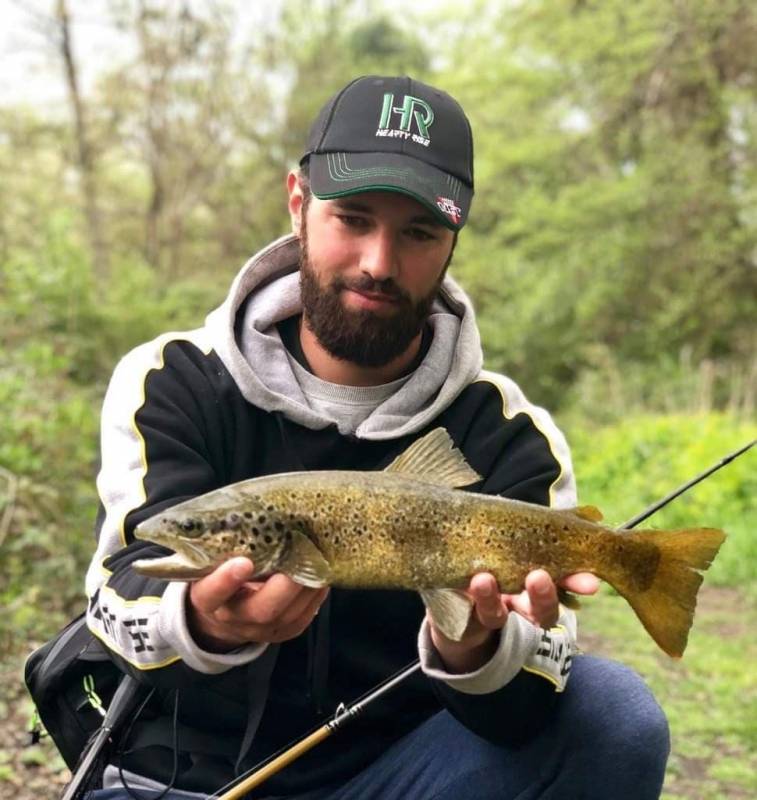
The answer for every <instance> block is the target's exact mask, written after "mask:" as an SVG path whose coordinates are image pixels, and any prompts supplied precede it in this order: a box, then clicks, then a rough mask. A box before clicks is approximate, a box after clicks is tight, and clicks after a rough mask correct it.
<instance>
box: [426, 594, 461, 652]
mask: <svg viewBox="0 0 757 800" xmlns="http://www.w3.org/2000/svg"><path fill="white" fill-rule="evenodd" d="M420 595H421V598H422V600H423V602H424V603H425V605H426V608H427V609H428V613H429V614H430V615H431V619H432V620H433V621H434V625H435V626H436V627H437V628H438V629H439V630H440V631H441V632H442V633H443V634H444V635H445V636H446V637H447V638H448V639H452V640H453V641H455V642H459V641H460V639H462V638H463V634H464V633H465V629H466V628H467V627H468V621H469V620H470V615H471V609H472V608H473V602H472V601H471V599H470V598H469V597H468V595H466V594H463V592H459V591H457V590H456V589H421V590H420Z"/></svg>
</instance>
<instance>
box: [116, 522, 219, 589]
mask: <svg viewBox="0 0 757 800" xmlns="http://www.w3.org/2000/svg"><path fill="white" fill-rule="evenodd" d="M134 536H135V537H136V538H137V539H143V540H146V541H151V542H154V543H155V544H160V545H163V546H164V547H170V548H171V550H173V551H174V552H173V553H172V554H171V555H168V556H162V557H159V558H140V559H138V560H137V561H135V562H134V563H133V564H132V566H133V567H134V569H135V570H136V571H137V572H139V573H140V574H141V575H145V576H147V577H154V578H169V579H172V580H197V579H198V578H202V577H204V576H205V575H207V574H208V573H210V572H212V571H213V570H214V569H215V567H216V566H218V565H217V563H216V561H215V560H214V559H213V558H211V557H210V556H209V555H208V553H206V552H205V550H203V549H202V548H201V547H198V546H197V544H195V543H194V542H191V541H189V540H187V539H183V538H180V537H174V536H167V535H162V536H161V535H157V534H150V535H149V536H148V535H147V532H146V531H140V530H139V526H138V527H137V529H136V530H135V532H134Z"/></svg>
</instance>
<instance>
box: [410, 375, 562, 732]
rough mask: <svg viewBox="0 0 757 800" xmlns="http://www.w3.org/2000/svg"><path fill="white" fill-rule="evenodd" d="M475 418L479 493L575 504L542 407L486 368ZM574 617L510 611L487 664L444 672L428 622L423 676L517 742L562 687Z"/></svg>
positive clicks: (470, 719)
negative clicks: (546, 625) (546, 618)
mask: <svg viewBox="0 0 757 800" xmlns="http://www.w3.org/2000/svg"><path fill="white" fill-rule="evenodd" d="M473 393H474V394H476V395H477V397H478V401H479V402H478V405H476V407H475V413H472V414H470V419H472V420H473V422H472V423H471V424H470V425H469V427H468V428H467V429H466V430H465V431H464V432H461V436H460V439H461V442H460V444H461V447H462V449H463V452H465V453H466V454H468V455H469V458H470V460H471V462H472V464H473V466H474V467H475V468H476V469H477V471H478V472H479V473H480V474H481V475H483V476H485V478H484V481H483V484H482V486H481V488H480V491H481V492H483V493H486V494H497V495H500V496H503V497H508V498H512V499H517V500H524V501H526V502H531V503H539V504H541V505H551V506H554V507H562V508H567V507H572V506H575V505H576V492H575V481H574V477H573V471H572V465H571V460H570V453H569V450H568V446H567V443H566V441H565V439H564V437H563V435H562V433H561V432H560V431H559V430H558V428H557V427H556V426H555V424H554V423H553V421H552V419H551V417H550V416H549V414H547V412H545V411H544V410H543V409H540V408H537V407H535V406H532V405H531V404H529V403H528V401H527V400H526V398H525V397H524V396H523V394H522V392H521V391H520V390H519V389H518V387H517V386H516V385H515V384H514V383H512V381H509V380H508V379H506V378H504V377H503V376H499V375H493V374H491V373H485V374H484V380H482V381H481V382H480V383H478V384H476V385H475V387H474V389H473ZM575 641H576V618H575V614H574V613H573V611H570V610H569V609H566V608H563V607H561V613H560V618H559V620H558V623H557V624H556V625H555V626H554V627H553V628H552V629H550V630H548V631H545V630H542V629H541V628H538V627H536V626H534V625H533V624H531V623H530V622H529V621H528V620H526V619H525V618H523V617H521V616H519V615H518V614H515V613H511V614H510V615H509V617H508V620H507V623H506V625H505V627H504V628H503V630H502V632H501V634H500V639H499V644H498V648H497V650H496V652H495V654H494V656H493V657H492V658H491V659H490V661H489V662H487V663H486V664H484V665H483V666H482V667H481V668H480V669H479V670H477V671H476V672H474V673H470V674H463V675H456V674H450V673H447V672H446V671H445V669H444V665H443V663H442V661H441V659H440V657H439V655H438V653H437V652H436V650H435V648H434V646H433V644H432V641H431V636H430V633H429V629H428V624H427V623H426V622H424V623H423V625H422V627H421V631H420V634H419V638H418V651H419V656H420V659H421V664H422V667H423V671H424V672H425V674H426V675H427V676H428V677H430V678H432V682H433V685H434V689H435V691H436V693H437V695H438V696H439V697H440V699H441V700H442V702H443V703H444V704H445V705H446V707H447V708H448V709H449V711H450V712H451V713H452V714H453V715H454V716H455V717H456V718H457V719H458V720H460V722H462V723H463V724H464V725H466V727H468V728H470V729H471V730H473V731H474V732H476V733H478V734H479V735H481V736H483V737H484V738H487V739H489V740H491V741H494V742H497V743H500V744H510V745H519V744H523V743H524V742H525V741H527V740H528V739H529V738H530V737H531V736H533V735H534V734H535V733H536V732H538V731H539V730H540V729H541V728H542V727H543V725H544V724H545V722H546V721H547V719H548V717H549V715H550V713H551V711H552V709H553V708H554V705H555V703H556V702H557V698H558V697H559V693H560V692H562V691H563V690H564V688H565V685H566V683H567V680H568V675H569V673H570V666H571V661H572V658H573V653H574V650H575Z"/></svg>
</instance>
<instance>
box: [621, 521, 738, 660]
mask: <svg viewBox="0 0 757 800" xmlns="http://www.w3.org/2000/svg"><path fill="white" fill-rule="evenodd" d="M623 536H624V537H626V536H627V537H629V538H631V539H635V540H637V541H639V542H642V541H643V542H647V543H652V544H655V545H656V546H657V548H658V550H659V555H660V557H659V562H658V564H657V569H656V571H655V573H654V575H653V576H652V580H651V583H649V585H648V586H646V587H644V588H641V587H639V586H638V584H636V585H634V584H635V583H636V582H635V581H633V580H628V578H626V579H624V578H623V577H620V578H619V579H618V580H617V581H616V580H611V581H610V582H611V583H612V585H613V586H614V587H615V588H616V589H617V590H618V592H620V594H621V595H623V597H625V599H626V600H627V601H628V602H629V603H630V604H631V608H633V610H634V611H635V612H636V615H637V616H638V617H639V619H640V620H641V622H642V624H643V625H644V627H645V628H646V629H647V631H648V632H649V635H650V636H651V637H652V638H653V639H654V640H655V642H657V644H658V645H660V647H661V648H662V649H663V650H664V651H665V652H666V653H667V654H668V655H669V656H673V657H674V658H680V657H681V656H682V655H683V651H684V650H685V649H686V642H687V640H688V638H689V629H690V628H691V624H692V622H693V620H694V609H695V608H696V604H697V592H698V591H699V587H700V585H701V583H702V575H701V574H700V572H699V571H698V570H706V569H707V567H709V566H710V564H711V562H712V560H713V559H714V558H715V556H716V555H717V552H718V549H719V548H720V545H721V544H722V543H723V540H724V539H725V534H724V533H723V531H721V530H718V529H716V528H691V529H687V530H677V531H654V530H647V531H633V532H631V533H627V534H623Z"/></svg>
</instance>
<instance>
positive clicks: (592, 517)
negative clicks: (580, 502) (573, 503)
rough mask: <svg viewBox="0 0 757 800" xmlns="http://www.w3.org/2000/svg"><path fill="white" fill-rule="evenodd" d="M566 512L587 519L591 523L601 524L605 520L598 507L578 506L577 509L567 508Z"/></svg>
mask: <svg viewBox="0 0 757 800" xmlns="http://www.w3.org/2000/svg"><path fill="white" fill-rule="evenodd" d="M565 510H566V511H567V512H568V513H569V514H573V516H575V517H580V518H581V519H586V520H588V521H589V522H601V521H602V520H603V519H604V515H603V514H602V512H601V511H600V510H599V509H598V508H597V507H596V506H577V507H576V508H566V509H565Z"/></svg>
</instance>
